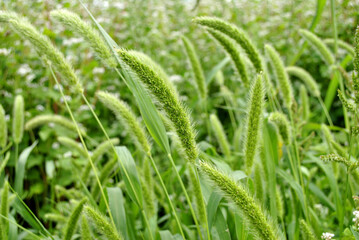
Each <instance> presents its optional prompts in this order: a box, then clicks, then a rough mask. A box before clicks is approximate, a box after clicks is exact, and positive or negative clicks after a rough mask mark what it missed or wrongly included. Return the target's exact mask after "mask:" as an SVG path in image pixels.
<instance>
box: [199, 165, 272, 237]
mask: <svg viewBox="0 0 359 240" xmlns="http://www.w3.org/2000/svg"><path fill="white" fill-rule="evenodd" d="M199 167H200V170H201V171H202V172H203V173H204V174H205V175H206V176H207V177H208V178H209V179H210V180H211V182H213V185H214V186H215V187H216V188H217V189H219V190H221V192H223V193H224V194H225V196H226V198H227V199H228V200H229V201H231V202H233V203H234V204H235V205H236V206H237V207H238V208H239V209H240V211H241V212H242V213H243V216H244V217H245V218H246V219H248V220H249V222H250V223H251V226H252V228H253V229H251V230H254V231H255V232H257V233H258V237H259V239H266V240H268V239H273V240H274V239H278V236H277V227H276V226H275V225H274V223H273V222H272V221H271V220H270V219H269V218H268V217H267V216H266V214H265V212H264V211H263V210H262V208H261V207H260V205H259V204H258V203H256V201H255V200H254V199H253V197H251V196H250V195H249V194H248V192H247V190H246V189H245V188H244V187H243V186H241V185H239V184H237V183H236V182H235V181H234V180H232V179H231V178H229V177H228V176H226V175H225V174H223V173H221V172H219V171H218V170H216V169H215V168H213V167H212V166H210V165H209V164H208V163H205V162H203V161H201V162H200V165H199Z"/></svg>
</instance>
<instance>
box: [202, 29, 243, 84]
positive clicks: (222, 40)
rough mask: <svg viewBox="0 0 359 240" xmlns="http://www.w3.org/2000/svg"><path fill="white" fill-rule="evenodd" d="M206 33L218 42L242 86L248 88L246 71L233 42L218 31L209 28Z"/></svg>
mask: <svg viewBox="0 0 359 240" xmlns="http://www.w3.org/2000/svg"><path fill="white" fill-rule="evenodd" d="M207 31H208V32H209V33H210V34H211V36H212V37H213V38H214V39H216V40H217V41H218V42H219V44H221V46H222V47H223V48H224V50H225V51H226V52H227V53H228V55H229V56H230V58H231V59H232V61H233V64H234V66H235V68H236V70H237V72H238V74H239V76H240V77H241V79H242V81H243V83H244V85H245V86H247V87H248V86H249V79H248V74H247V69H246V66H245V64H244V62H243V59H242V57H241V55H240V52H239V49H238V47H237V46H236V45H235V42H234V41H233V40H232V39H231V38H230V37H228V36H227V35H225V34H223V33H221V32H219V31H216V30H213V29H211V28H208V29H207Z"/></svg>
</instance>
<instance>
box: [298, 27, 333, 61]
mask: <svg viewBox="0 0 359 240" xmlns="http://www.w3.org/2000/svg"><path fill="white" fill-rule="evenodd" d="M299 33H300V34H301V35H302V36H303V37H304V38H305V39H306V40H307V41H308V42H309V43H310V45H311V46H312V47H313V48H314V49H315V50H316V51H317V52H318V54H319V55H320V57H321V58H322V59H323V60H324V61H325V62H326V63H327V64H329V65H333V64H334V63H335V57H334V55H333V53H332V52H331V51H330V50H329V48H328V47H327V45H326V44H325V43H324V42H323V40H322V39H320V38H319V37H318V36H317V35H315V34H314V33H312V32H310V31H308V30H305V29H300V30H299Z"/></svg>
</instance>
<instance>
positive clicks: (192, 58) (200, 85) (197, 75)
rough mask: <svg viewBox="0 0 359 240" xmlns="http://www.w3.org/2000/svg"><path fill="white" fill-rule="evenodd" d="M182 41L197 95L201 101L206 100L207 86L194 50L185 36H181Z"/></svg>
mask: <svg viewBox="0 0 359 240" xmlns="http://www.w3.org/2000/svg"><path fill="white" fill-rule="evenodd" d="M182 41H183V45H184V46H185V49H186V53H187V56H188V59H189V62H190V63H191V67H192V71H193V76H194V79H195V82H196V84H197V89H198V92H199V95H200V96H201V98H202V100H205V99H206V98H207V85H206V79H205V77H204V73H203V68H202V66H201V62H200V61H199V59H198V56H197V53H196V50H195V49H194V46H193V44H192V43H191V41H190V40H189V39H188V38H186V37H185V36H182Z"/></svg>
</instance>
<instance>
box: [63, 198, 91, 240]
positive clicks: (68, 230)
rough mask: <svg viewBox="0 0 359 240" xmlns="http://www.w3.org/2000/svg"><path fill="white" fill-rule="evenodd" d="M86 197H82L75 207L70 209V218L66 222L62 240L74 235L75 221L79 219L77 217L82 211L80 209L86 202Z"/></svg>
mask: <svg viewBox="0 0 359 240" xmlns="http://www.w3.org/2000/svg"><path fill="white" fill-rule="evenodd" d="M86 201H87V199H86V198H85V199H82V200H81V201H80V202H79V203H78V204H77V205H76V207H75V208H74V209H73V210H72V212H71V215H70V218H69V220H68V222H67V224H66V227H65V235H64V238H63V239H64V240H71V238H72V236H73V235H74V233H75V231H76V227H77V222H78V221H79V218H80V216H81V213H82V209H83V207H84V205H85V203H86Z"/></svg>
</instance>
